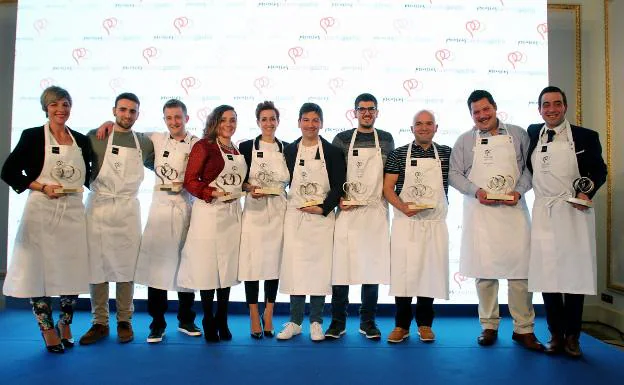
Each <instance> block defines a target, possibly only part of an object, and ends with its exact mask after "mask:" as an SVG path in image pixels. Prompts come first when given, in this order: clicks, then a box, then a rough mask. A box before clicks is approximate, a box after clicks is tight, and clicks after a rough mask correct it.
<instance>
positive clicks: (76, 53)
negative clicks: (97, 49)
mask: <svg viewBox="0 0 624 385" xmlns="http://www.w3.org/2000/svg"><path fill="white" fill-rule="evenodd" d="M88 54H89V51H88V50H87V49H86V48H76V49H74V50H73V51H72V57H73V58H74V61H75V62H76V64H78V65H80V62H81V61H82V60H83V59H86V58H87V55H88Z"/></svg>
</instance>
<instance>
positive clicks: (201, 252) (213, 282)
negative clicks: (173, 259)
mask: <svg viewBox="0 0 624 385" xmlns="http://www.w3.org/2000/svg"><path fill="white" fill-rule="evenodd" d="M235 132H236V111H234V108H233V107H231V106H227V105H221V106H219V107H217V108H215V109H214V110H213V111H212V112H211V113H210V115H209V116H208V119H207V121H206V128H205V129H204V137H203V139H201V140H199V141H198V142H197V143H196V144H195V145H194V146H193V149H192V150H191V153H190V155H189V160H188V164H187V168H186V175H185V176H184V188H185V189H186V190H187V191H188V192H189V193H191V195H193V196H194V197H196V198H198V199H195V201H194V203H193V209H192V212H193V214H192V215H191V224H190V227H189V231H188V235H187V237H186V243H185V244H184V248H183V249H182V257H181V262H180V270H179V272H178V286H180V287H184V288H189V289H194V290H200V295H201V300H202V307H203V309H204V319H203V321H202V324H203V327H204V337H205V339H206V341H209V342H218V341H220V340H224V341H229V340H231V339H232V334H231V333H230V330H229V328H228V324H227V309H228V301H229V298H230V287H231V286H233V285H236V284H238V280H237V275H238V253H239V246H240V232H241V206H240V202H239V199H238V198H240V197H241V196H242V184H243V178H244V177H245V174H246V173H247V165H246V164H245V159H243V156H242V155H241V154H240V153H239V151H238V149H237V148H236V146H234V144H233V143H232V136H233V135H234V133H235ZM215 290H216V292H217V311H216V314H215V315H214V316H213V313H212V302H213V297H214V294H215Z"/></svg>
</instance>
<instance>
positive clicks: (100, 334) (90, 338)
mask: <svg viewBox="0 0 624 385" xmlns="http://www.w3.org/2000/svg"><path fill="white" fill-rule="evenodd" d="M109 333H110V331H109V328H108V325H102V324H93V325H91V328H90V329H89V330H88V331H87V332H86V333H85V334H84V335H83V336H82V337H80V341H79V342H80V345H91V344H94V343H96V342H98V341H99V340H101V339H102V338H104V337H108V334H109Z"/></svg>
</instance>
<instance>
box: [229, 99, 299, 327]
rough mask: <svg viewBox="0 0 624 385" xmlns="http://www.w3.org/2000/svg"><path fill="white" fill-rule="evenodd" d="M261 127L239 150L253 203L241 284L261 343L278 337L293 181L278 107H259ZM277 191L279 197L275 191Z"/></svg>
mask: <svg viewBox="0 0 624 385" xmlns="http://www.w3.org/2000/svg"><path fill="white" fill-rule="evenodd" d="M256 123H257V124H258V127H259V128H260V130H261V132H262V133H261V135H259V136H257V137H256V138H255V139H252V140H247V141H245V142H242V143H241V144H240V146H239V149H240V152H241V154H243V156H244V157H245V161H246V162H247V176H246V178H245V181H244V183H243V189H244V190H245V191H247V197H246V199H245V209H244V211H243V219H242V228H241V246H240V255H239V264H238V279H239V281H244V282H245V297H246V300H247V306H248V307H249V317H250V321H251V337H252V338H255V339H260V338H262V336H263V335H264V336H265V337H273V308H274V305H275V298H276V296H277V286H278V279H279V269H280V263H281V260H282V237H283V232H284V214H285V213H286V192H285V190H284V189H285V187H286V185H287V184H288V182H289V181H290V177H289V173H288V168H287V167H286V160H285V159H284V148H285V147H286V146H287V145H288V143H285V142H282V141H281V140H279V139H277V138H276V137H275V130H276V129H277V127H278V125H279V110H278V109H277V108H276V107H275V105H274V104H273V102H270V101H264V102H262V103H260V104H258V106H257V107H256ZM271 189H273V190H274V191H269V190H271ZM261 190H263V191H262V192H261ZM260 280H264V312H263V314H262V316H260V312H259V310H258V292H259V289H260V283H259V281H260ZM263 325H264V326H263Z"/></svg>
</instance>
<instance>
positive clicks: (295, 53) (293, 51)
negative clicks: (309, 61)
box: [288, 47, 303, 64]
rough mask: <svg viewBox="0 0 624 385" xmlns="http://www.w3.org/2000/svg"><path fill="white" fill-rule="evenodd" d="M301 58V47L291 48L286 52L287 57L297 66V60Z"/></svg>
mask: <svg viewBox="0 0 624 385" xmlns="http://www.w3.org/2000/svg"><path fill="white" fill-rule="evenodd" d="M302 56H303V47H292V48H290V49H289V50H288V57H289V58H290V60H292V61H293V64H297V59H298V58H300V57H302Z"/></svg>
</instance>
